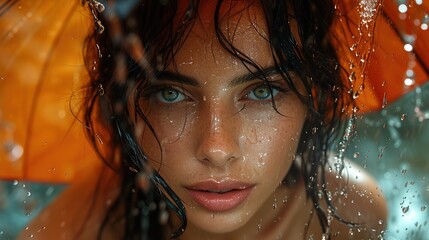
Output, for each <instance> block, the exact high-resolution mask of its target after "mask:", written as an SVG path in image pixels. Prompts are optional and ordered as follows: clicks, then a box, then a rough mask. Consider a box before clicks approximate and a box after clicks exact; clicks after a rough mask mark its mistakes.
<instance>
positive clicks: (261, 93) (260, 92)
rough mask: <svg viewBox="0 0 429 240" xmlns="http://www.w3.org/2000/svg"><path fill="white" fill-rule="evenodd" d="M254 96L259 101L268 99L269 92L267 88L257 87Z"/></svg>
mask: <svg viewBox="0 0 429 240" xmlns="http://www.w3.org/2000/svg"><path fill="white" fill-rule="evenodd" d="M254 94H255V96H256V97H257V98H259V99H265V98H267V97H269V95H270V90H269V89H268V88H267V87H259V88H257V89H255V91H254Z"/></svg>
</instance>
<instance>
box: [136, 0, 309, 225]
mask: <svg viewBox="0 0 429 240" xmlns="http://www.w3.org/2000/svg"><path fill="white" fill-rule="evenodd" d="M206 2H213V1H203V2H201V5H202V6H200V10H199V13H200V17H199V19H197V20H196V22H195V25H194V27H193V28H192V31H191V33H190V34H189V36H187V38H186V40H185V42H184V44H183V46H182V47H181V48H180V50H179V51H178V52H177V54H176V56H175V58H174V61H175V63H176V66H173V64H171V65H170V66H167V67H166V69H165V71H164V72H162V73H161V75H160V77H159V79H158V80H155V81H153V82H151V83H150V85H151V86H150V87H148V89H147V90H146V91H145V92H144V94H143V95H144V96H143V97H142V99H141V100H140V106H141V108H142V110H143V112H144V113H145V115H146V116H147V118H148V120H149V122H150V123H151V125H152V126H153V128H154V130H155V133H156V137H157V139H158V140H159V143H160V145H159V143H158V141H157V140H156V139H155V137H154V135H153V134H152V133H151V132H150V131H149V129H148V128H146V127H143V128H142V138H141V144H142V147H143V150H144V151H145V153H146V154H147V155H148V157H149V159H150V160H151V163H152V166H153V168H155V169H158V170H159V173H160V175H161V176H162V177H163V178H164V179H165V180H166V181H167V183H168V184H169V185H170V186H171V188H172V189H173V190H174V191H175V192H176V194H177V195H178V196H179V197H180V198H181V200H182V201H183V203H184V205H185V207H186V211H187V217H188V225H189V226H190V227H191V228H196V229H200V230H202V231H207V232H212V233H227V232H232V231H234V230H237V229H239V228H240V227H243V226H244V225H245V224H246V223H248V222H249V221H250V220H251V219H252V218H255V217H256V216H260V215H261V214H262V213H261V211H262V210H261V209H263V208H264V207H265V206H267V205H270V206H272V205H273V202H272V201H273V196H274V195H275V191H276V190H277V189H278V188H279V186H280V183H281V182H282V180H283V179H284V177H285V175H286V173H287V172H288V170H289V168H290V166H291V163H292V161H293V159H294V155H295V153H296V150H297V145H298V143H299V139H300V133H301V129H302V127H303V123H304V120H305V115H306V108H305V107H304V105H303V104H302V103H301V102H300V100H299V99H298V97H297V96H296V95H295V94H294V93H293V92H292V91H290V90H289V89H288V86H287V84H286V83H285V81H284V80H283V79H282V78H281V76H280V74H278V73H277V72H276V71H275V68H274V61H273V57H272V55H271V51H270V47H269V44H268V42H267V40H266V39H265V38H266V36H267V31H266V26H265V23H264V17H263V15H262V12H261V11H260V10H259V9H258V8H256V7H249V8H246V9H245V10H244V11H240V10H242V9H241V7H240V6H236V7H235V8H237V14H232V15H234V16H231V17H230V18H229V19H228V20H224V21H223V22H222V25H221V26H222V30H223V31H224V32H225V34H226V35H227V36H228V38H229V39H230V40H231V41H232V42H233V44H234V46H236V47H237V48H238V49H239V50H240V51H242V53H243V54H245V55H246V56H248V57H249V58H250V59H251V60H252V61H253V62H254V63H256V64H257V65H258V66H260V67H261V68H262V69H263V71H264V73H265V74H266V76H267V79H268V80H269V81H270V83H271V87H272V91H271V90H270V87H268V86H267V85H266V84H265V83H264V82H263V81H262V80H260V79H258V78H257V77H255V76H254V75H253V74H251V73H250V72H249V69H247V68H246V66H245V65H243V63H242V62H240V61H239V60H238V59H237V58H235V57H233V56H232V55H231V54H229V53H228V52H226V51H225V50H224V49H223V48H222V47H221V45H220V43H219V41H218V40H217V38H216V36H215V33H214V26H213V12H214V9H213V6H212V5H210V3H206ZM235 8H234V9H235ZM221 15H222V14H221ZM248 67H249V68H250V70H252V71H255V69H254V68H253V67H251V66H250V65H248ZM291 75H292V76H294V74H293V73H291ZM295 81H296V82H299V79H295ZM273 100H274V101H275V107H276V109H275V108H274V107H273ZM279 201H281V200H279Z"/></svg>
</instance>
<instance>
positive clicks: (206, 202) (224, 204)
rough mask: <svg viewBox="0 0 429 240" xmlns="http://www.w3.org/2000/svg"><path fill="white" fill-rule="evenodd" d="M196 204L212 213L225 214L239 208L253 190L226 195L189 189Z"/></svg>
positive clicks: (247, 189) (237, 191)
mask: <svg viewBox="0 0 429 240" xmlns="http://www.w3.org/2000/svg"><path fill="white" fill-rule="evenodd" d="M187 190H188V192H189V195H190V196H191V198H192V200H194V202H195V203H197V204H198V205H200V206H201V207H203V208H205V209H207V210H209V211H211V212H224V211H228V210H231V209H233V208H235V207H237V206H239V205H240V204H241V203H242V202H244V200H246V198H247V197H248V196H249V194H250V192H251V191H252V188H251V187H249V188H245V189H236V190H233V191H229V192H226V193H213V192H206V191H199V190H192V189H187Z"/></svg>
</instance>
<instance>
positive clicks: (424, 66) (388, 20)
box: [381, 10, 429, 75]
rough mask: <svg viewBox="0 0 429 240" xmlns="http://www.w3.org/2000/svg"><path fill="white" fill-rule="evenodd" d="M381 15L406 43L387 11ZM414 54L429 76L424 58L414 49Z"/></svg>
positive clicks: (428, 68)
mask: <svg viewBox="0 0 429 240" xmlns="http://www.w3.org/2000/svg"><path fill="white" fill-rule="evenodd" d="M381 14H382V15H383V17H384V18H385V19H386V20H387V22H388V23H389V25H390V27H391V28H392V29H393V31H394V32H395V34H396V35H397V36H398V38H399V39H400V40H401V42H402V43H405V39H404V38H403V37H402V34H401V32H400V31H399V29H398V27H397V26H396V25H395V24H394V23H393V21H392V19H391V18H390V17H389V16H388V15H387V13H386V11H384V10H382V11H381ZM412 52H413V53H414V54H415V57H416V60H417V62H418V63H419V64H420V66H421V67H422V68H423V70H424V71H425V73H426V75H429V67H428V66H427V65H426V64H425V63H424V61H423V60H422V58H421V56H420V55H419V53H418V52H416V51H415V50H414V49H413V50H412Z"/></svg>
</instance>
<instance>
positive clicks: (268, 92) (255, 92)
mask: <svg viewBox="0 0 429 240" xmlns="http://www.w3.org/2000/svg"><path fill="white" fill-rule="evenodd" d="M278 93H279V90H278V89H276V88H275V87H271V89H270V87H269V86H267V85H261V86H258V87H256V88H254V89H252V90H251V91H250V92H249V93H248V94H247V97H248V98H249V99H252V100H268V99H271V98H273V97H275V96H276V95H277V94H278Z"/></svg>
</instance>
